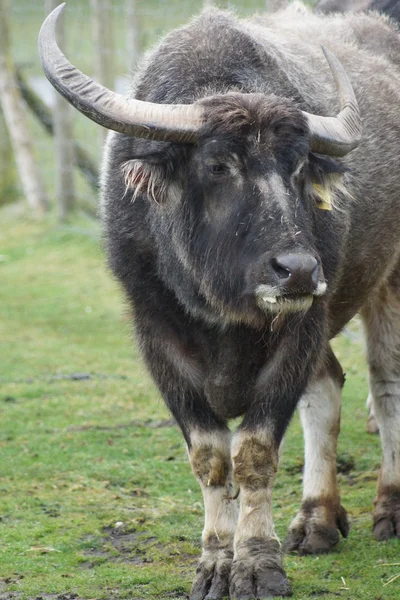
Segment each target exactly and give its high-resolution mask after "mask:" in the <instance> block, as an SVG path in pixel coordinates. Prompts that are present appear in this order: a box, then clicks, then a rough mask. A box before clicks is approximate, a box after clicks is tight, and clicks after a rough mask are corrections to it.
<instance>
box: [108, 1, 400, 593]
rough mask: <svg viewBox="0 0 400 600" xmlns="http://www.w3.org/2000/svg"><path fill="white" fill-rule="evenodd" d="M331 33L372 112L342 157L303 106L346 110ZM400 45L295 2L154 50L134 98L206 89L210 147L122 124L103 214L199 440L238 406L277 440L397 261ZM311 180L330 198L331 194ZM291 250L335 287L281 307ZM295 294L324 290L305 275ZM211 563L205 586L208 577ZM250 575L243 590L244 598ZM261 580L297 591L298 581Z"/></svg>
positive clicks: (146, 350) (220, 428)
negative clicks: (137, 132) (262, 292)
mask: <svg viewBox="0 0 400 600" xmlns="http://www.w3.org/2000/svg"><path fill="white" fill-rule="evenodd" d="M263 25H266V26H267V27H263ZM321 43H325V44H327V45H329V47H330V49H331V50H332V51H334V52H335V54H336V55H337V56H338V58H339V59H340V60H341V61H342V63H343V64H344V66H345V68H346V70H347V72H348V74H349V77H350V79H351V81H352V84H353V86H354V90H355V93H356V96H357V99H358V102H359V105H360V110H361V114H362V119H363V124H364V137H363V141H362V143H361V145H360V146H359V148H358V149H356V150H355V151H353V152H352V153H350V154H349V155H348V156H347V157H345V158H343V159H340V160H333V159H332V158H329V157H322V156H317V155H315V154H312V153H310V147H309V132H308V129H307V125H306V121H305V119H304V116H303V114H302V112H301V111H302V110H306V111H308V112H313V113H316V114H321V115H325V116H330V115H334V114H335V113H336V112H337V109H338V101H337V95H336V92H335V89H334V85H333V82H332V76H331V74H330V72H329V69H328V67H327V65H326V62H325V59H324V57H323V55H322V53H321V50H320V44H321ZM399 50H400V40H399V36H398V33H397V31H395V29H394V28H392V27H391V26H390V25H389V24H388V23H387V21H386V20H384V19H379V18H378V17H369V16H366V15H360V16H356V15H349V16H346V17H338V18H322V17H317V16H316V15H307V14H305V13H304V14H303V13H302V14H300V15H299V14H293V13H292V12H291V11H290V10H289V11H288V12H287V13H286V14H285V15H284V16H281V15H279V14H277V15H274V16H271V17H263V18H258V19H257V20H256V21H254V22H253V23H252V22H240V21H238V20H236V19H235V18H234V17H233V16H232V15H230V14H228V13H224V12H220V11H216V10H211V11H207V12H204V13H203V14H202V15H200V16H199V17H198V18H197V19H195V20H194V21H193V22H192V23H190V24H189V25H187V26H185V27H183V28H181V29H179V30H177V31H175V32H173V33H171V34H170V35H168V36H167V37H166V38H165V39H164V40H163V41H162V42H161V44H160V45H159V47H158V48H156V49H155V50H154V51H153V52H152V53H151V54H150V55H149V56H148V57H147V60H146V62H145V64H144V65H143V67H142V70H141V71H140V73H139V75H138V78H137V81H136V85H135V96H136V97H137V98H139V99H145V100H149V101H154V102H160V103H174V102H178V103H190V102H198V103H200V104H201V105H202V106H204V107H205V114H206V117H205V122H204V126H203V129H202V131H201V133H200V137H199V141H198V143H197V144H196V145H185V144H173V143H164V142H155V141H148V140H140V139H134V138H129V137H126V136H123V135H120V134H111V136H110V138H109V140H108V144H107V151H106V158H105V163H104V171H103V186H102V188H103V189H102V209H101V213H102V219H103V223H104V229H105V237H106V246H107V251H108V257H109V261H110V265H111V268H112V270H113V272H114V273H115V275H116V276H117V278H118V279H119V280H120V281H121V283H122V284H123V286H124V288H125V291H126V295H127V298H128V299H129V301H130V303H131V305H132V308H133V311H134V315H135V316H134V322H135V327H136V333H137V337H138V340H139V344H140V349H141V351H142V353H143V355H144V357H145V359H146V362H147V365H148V367H149V369H150V372H151V373H152V375H153V377H154V380H155V381H156V383H157V385H158V387H159V389H160V391H161V393H162V395H163V397H164V399H165V401H166V403H167V405H168V407H169V408H170V410H171V412H172V413H173V415H174V417H175V418H176V420H177V422H178V423H179V425H180V427H181V429H182V432H183V435H184V436H185V439H186V442H187V444H188V446H189V449H190V448H191V432H192V431H193V430H196V431H202V432H208V433H210V432H212V433H213V435H214V434H215V435H218V432H221V433H222V432H225V431H226V428H227V420H228V419H230V418H233V417H238V416H240V415H242V416H243V422H242V425H241V428H242V430H247V431H248V432H249V433H251V432H253V431H256V430H258V431H259V430H260V428H261V429H262V428H265V429H268V431H269V432H270V435H271V438H272V439H273V440H274V444H275V447H276V448H277V447H278V446H279V443H280V442H281V439H282V436H283V434H284V431H285V429H286V427H287V425H288V423H289V421H290V419H291V416H292V414H293V412H294V410H295V407H296V404H297V402H298V400H299V398H300V396H301V395H302V393H303V392H304V390H305V388H306V386H307V383H308V382H309V381H310V378H312V377H314V376H315V375H316V374H317V373H318V372H320V371H321V370H323V368H324V364H326V365H327V366H328V368H329V365H330V363H331V362H332V359H331V356H332V355H331V352H330V350H329V340H330V339H331V338H332V337H333V336H334V335H336V334H337V333H338V332H339V331H340V330H341V329H342V328H343V326H344V325H345V324H346V323H347V322H348V321H349V319H351V318H352V317H353V315H354V314H355V313H356V312H357V311H358V310H359V309H360V308H361V307H362V306H364V305H365V304H366V303H367V302H368V300H369V298H370V297H371V296H372V295H373V294H374V293H375V291H376V290H377V289H378V288H379V287H380V286H382V285H384V284H385V282H386V280H387V278H388V277H389V275H390V273H391V272H393V271H395V270H396V269H397V268H398V267H397V265H398V257H399V251H400V246H399V240H400V235H399V233H400V211H399V205H398V203H399V198H400V180H399V177H398V163H399V136H400V113H399V111H398V106H399V101H400V85H399V81H400V71H399V70H398V65H399V61H400V58H399V57H400V51H399ZM391 57H393V58H391ZM396 57H397V58H396ZM315 184H317V186H320V188H323V189H324V190H328V191H329V194H330V198H331V200H332V205H333V210H332V211H325V210H320V209H319V202H320V198H319V197H318V194H319V192H318V189H319V188H318V187H317V188H316V187H315ZM293 252H296V253H300V254H301V255H302V256H303V255H304V256H306V257H308V258H309V259H311V258H312V259H315V262H316V264H317V267H316V268H317V273H318V277H319V281H320V282H323V281H324V280H325V281H326V282H327V293H326V294H324V295H321V296H318V297H317V296H316V297H315V298H314V300H313V302H312V305H311V307H310V308H309V310H307V311H300V312H290V313H286V312H284V311H283V312H282V314H276V313H271V312H269V311H268V310H266V309H265V307H260V303H259V302H258V301H257V299H256V295H255V290H256V289H257V287H258V286H260V285H274V286H277V287H278V288H279V290H281V291H282V293H283V294H287V293H288V291H287V289H286V288H285V285H286V284H287V283H285V281H284V277H283V275H284V273H282V272H280V271H279V260H278V259H279V257H280V256H282V255H284V256H285V255H286V254H287V253H293ZM277 265H278V266H277ZM283 270H284V269H283ZM291 293H292V294H293V296H295V297H298V296H300V297H301V296H304V295H306V294H309V293H311V291H310V289H309V285H308V284H307V282H304V281H303V282H301V283H299V284H298V287H297V288H295V289H294V290H291ZM288 297H289V300H290V294H289V296H288ZM338 379H339V380H340V383H341V382H342V375H341V374H340V375H339V376H338ZM267 471H268V469H267ZM199 477H200V479H201V481H203V483H204V482H206V481H207V475H206V474H205V473H203V472H201V476H200V475H199ZM264 479H265V478H264ZM267 479H268V481H269V479H270V478H267ZM393 497H395V496H393ZM396 497H397V496H396ZM265 543H267V542H265V540H264V541H263V544H264V545H265ZM274 552H275V550H274ZM272 562H274V561H272ZM278 562H279V561H278ZM238 564H241V563H240V561H239V563H238ZM274 564H275V563H274ZM207 568H208V567H207ZM207 568H206V567H205V566H204V564H203V566H202V567H201V569H203V570H204V577H203V576H202V573H203V571H202V570H201V569H200V570H199V575H198V580H196V581H197V583H196V590H197V591H196V592H194V595H193V597H195V598H204V597H205V596H206V594H207V590H209V588H210V585H211V583H208V582H209V580H210V581H211V580H212V575H210V572H209V571H207ZM215 568H216V571H215V573H217V571H218V569H217V567H215ZM221 569H222V571H221V573H222V572H223V573H224V577H223V578H222V579H221V582H222V583H221V582H220V583H218V585H217V583H215V584H213V585H215V589H218V590H219V592H218V593H222V592H221V590H225V589H226V587H227V580H226V577H228V576H229V573H228V571H229V568H228V571H227V567H226V564H225V562H224V563H223V568H222V567H221ZM221 569H220V570H221ZM206 571H207V573H206ZM218 572H219V571H218ZM246 572H247V571H246ZM249 572H250V571H249ZM221 573H220V574H219V575H218V577H220V576H221V577H222V575H221ZM280 573H281V567H280V566H279V565H278V567H277V570H276V572H275V574H274V575H273V576H274V577H275V576H276V577H277V578H278V579H279V578H280V577H281V575H280ZM215 577H217V575H215ZM246 577H251V576H250V575H246ZM260 577H261V579H260V581H264V580H263V578H262V576H261V575H260ZM282 577H283V576H282ZM199 578H200V579H199ZM207 578H208V579H207ZM242 579H243V578H242V577H241V576H240V577H239V575H238V572H236V575H235V577H234V585H233V584H232V585H231V590H232V589H233V590H234V593H235V594H236V595H235V597H237V598H240V597H242V596H243V597H246V598H248V597H249V596H248V595H247V596H246V593H247V592H246V589H247V588H248V587H249V586H250V587H251V586H252V584H251V582H250V580H247V579H246V581H244V580H243V581H244V583H243V581H242ZM264 579H265V577H264ZM218 581H219V580H218ZM238 581H241V582H242V583H243V585H242V583H241V584H240V585H242V588H240V586H239V584H238V583H237V582H238ZM260 585H261V587H260V588H257V590H258V591H257V594H262V593H265V594H270V595H276V594H278V593H285V594H286V593H289V591H290V590H289V587H288V584H287V581H286V580H285V579H283V580H282V581H281V579H279V585H278V584H276V585H275V584H274V583H273V581H272V580H271V582H270V583H268V582H267V583H266V584H265V590H264V592H263V586H262V584H260ZM232 586H233V587H232ZM238 586H239V587H238ZM246 586H247V587H246ZM249 589H250V588H249ZM251 589H253V588H251ZM199 590H200V591H199ZM252 593H256V592H254V591H253V592H252ZM208 597H209V596H207V598H208ZM257 597H258V596H257ZM260 597H261V596H260ZM268 597H270V596H268Z"/></svg>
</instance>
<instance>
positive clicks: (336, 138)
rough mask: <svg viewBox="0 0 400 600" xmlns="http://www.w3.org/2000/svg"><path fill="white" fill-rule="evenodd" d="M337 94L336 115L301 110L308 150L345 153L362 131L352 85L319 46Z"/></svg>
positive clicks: (343, 154)
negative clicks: (307, 127) (308, 132)
mask: <svg viewBox="0 0 400 600" xmlns="http://www.w3.org/2000/svg"><path fill="white" fill-rule="evenodd" d="M322 50H323V53H324V54H325V58H326V60H327V61H328V64H329V67H330V69H331V71H332V75H333V78H334V80H335V84H336V89H337V91H338V94H339V101H340V112H339V114H338V115H337V116H336V117H321V116H318V115H312V114H310V113H307V112H304V113H303V114H304V115H305V116H306V118H307V121H308V126H309V128H310V133H311V150H312V151H313V152H318V153H319V154H327V155H329V156H345V155H346V154H348V153H349V152H350V151H351V150H353V149H354V148H356V147H357V146H358V145H359V143H360V141H361V135H362V126H361V118H360V111H359V108H358V104H357V100H356V97H355V95H354V91H353V88H352V86H351V83H350V80H349V78H348V76H347V73H346V71H345V70H344V68H343V66H342V65H341V63H340V62H339V61H338V59H337V58H336V56H335V55H334V54H333V53H332V52H331V51H330V50H328V49H327V48H325V46H322Z"/></svg>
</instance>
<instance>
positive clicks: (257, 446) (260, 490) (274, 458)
mask: <svg viewBox="0 0 400 600" xmlns="http://www.w3.org/2000/svg"><path fill="white" fill-rule="evenodd" d="M232 459H233V465H234V478H235V481H236V483H237V484H238V485H239V486H240V513H239V522H238V527H237V529H236V534H235V555H234V561H233V564H232V574H231V585H230V594H231V598H234V599H245V598H273V597H275V596H288V595H291V588H290V585H289V583H288V580H287V578H286V574H285V571H284V570H283V567H282V554H281V549H280V543H279V540H278V538H277V536H276V534H275V530H274V524H273V520H272V487H273V483H274V480H275V475H276V470H277V467H278V447H277V444H276V442H275V440H273V438H272V436H271V435H269V434H268V432H267V431H261V430H260V431H258V432H254V431H253V432H251V433H249V432H246V431H243V430H239V432H238V433H237V434H236V437H235V440H234V444H233V447H232Z"/></svg>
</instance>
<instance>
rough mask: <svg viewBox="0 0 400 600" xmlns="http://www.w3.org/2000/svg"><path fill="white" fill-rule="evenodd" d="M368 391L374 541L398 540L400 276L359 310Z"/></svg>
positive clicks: (399, 493)
mask: <svg viewBox="0 0 400 600" xmlns="http://www.w3.org/2000/svg"><path fill="white" fill-rule="evenodd" d="M362 317H363V322H364V328H365V332H366V337H367V348H368V363H369V380H370V390H371V394H372V396H373V399H374V409H375V417H376V421H377V424H378V427H379V433H380V439H381V444H382V464H381V470H380V475H379V480H378V490H377V495H376V499H375V510H374V516H373V532H374V537H375V539H376V540H387V539H389V538H390V537H396V536H397V537H400V276H399V275H397V276H392V279H391V281H390V282H389V283H388V284H387V285H385V286H384V287H383V288H382V289H381V290H380V292H379V293H378V294H377V295H376V296H375V297H374V298H373V300H371V302H370V303H369V305H368V306H367V307H365V308H364V310H363V311H362Z"/></svg>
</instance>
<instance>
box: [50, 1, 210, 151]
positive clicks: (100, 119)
mask: <svg viewBox="0 0 400 600" xmlns="http://www.w3.org/2000/svg"><path fill="white" fill-rule="evenodd" d="M64 8H65V3H63V4H60V6H58V7H57V8H55V9H54V10H53V11H52V12H51V13H50V14H49V16H48V17H47V18H46V20H45V21H44V23H43V25H42V27H41V29H40V33H39V55H40V60H41V63H42V67H43V70H44V72H45V75H46V77H47V78H48V80H49V81H50V83H51V84H52V85H53V86H54V87H55V88H56V90H57V91H58V92H60V94H61V95H62V96H64V98H66V100H68V102H69V103H70V104H72V105H73V106H74V107H75V108H77V109H78V110H79V112H81V113H83V114H84V115H85V116H86V117H89V119H91V120H92V121H95V123H98V124H99V125H102V126H103V127H106V128H107V129H113V130H114V131H118V132H120V133H125V134H126V135H131V136H135V137H143V138H151V139H155V140H163V141H175V142H186V143H194V142H196V139H197V136H196V132H197V131H198V129H199V128H200V126H201V124H202V115H203V110H202V109H201V107H199V106H193V105H192V104H154V103H152V102H143V101H141V100H135V99H133V98H125V97H124V96H122V95H120V94H117V93H115V92H112V91H111V90H108V89H107V88H105V87H104V86H102V85H100V84H99V83H96V82H95V81H93V80H92V79H91V78H90V77H88V76H87V75H84V74H83V73H81V71H79V70H78V69H76V68H75V67H74V66H73V65H72V64H71V63H70V62H69V61H68V60H67V58H66V57H65V56H64V54H63V53H62V52H61V50H60V49H59V47H58V45H57V42H56V25H57V21H58V18H59V17H60V15H61V13H62V12H63V10H64Z"/></svg>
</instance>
